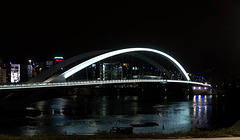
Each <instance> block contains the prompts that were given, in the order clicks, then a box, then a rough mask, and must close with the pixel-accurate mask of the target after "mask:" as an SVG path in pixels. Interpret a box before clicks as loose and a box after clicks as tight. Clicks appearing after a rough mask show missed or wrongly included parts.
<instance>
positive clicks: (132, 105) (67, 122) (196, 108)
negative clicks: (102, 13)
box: [0, 95, 240, 136]
mask: <svg viewBox="0 0 240 140" xmlns="http://www.w3.org/2000/svg"><path fill="white" fill-rule="evenodd" d="M237 105H238V102H237V101H235V100H232V99H229V98H226V97H225V96H224V95H194V96H193V97H189V96H185V97H183V98H182V99H178V100H175V99H169V98H168V97H167V96H166V97H147V96H120V95H119V96H85V97H83V96H79V97H78V96H76V95H75V96H64V97H59V98H52V99H48V100H44V101H39V102H35V103H32V104H30V105H29V106H28V109H30V110H31V109H33V110H40V111H41V115H38V116H31V115H30V116H24V117H14V116H13V117H12V118H11V117H10V118H9V117H6V118H2V119H1V123H3V122H4V125H1V126H0V133H1V134H8V135H26V136H31V135H36V134H83V135H92V134H94V133H96V132H98V131H109V130H110V129H111V128H112V127H113V126H114V125H115V123H116V122H119V124H118V125H119V126H121V127H129V126H130V125H131V124H143V123H147V122H155V123H158V124H159V125H158V126H154V127H134V129H133V132H134V133H154V132H162V133H173V132H178V131H182V132H186V131H189V130H191V129H193V128H198V129H204V130H212V129H219V128H222V127H225V128H226V127H230V126H232V125H233V124H234V123H235V122H236V121H238V120H239V119H240V115H238V114H239V113H238V112H237V110H238V106H237Z"/></svg>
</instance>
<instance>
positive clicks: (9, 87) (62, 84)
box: [0, 79, 210, 91]
mask: <svg viewBox="0 0 240 140" xmlns="http://www.w3.org/2000/svg"><path fill="white" fill-rule="evenodd" d="M128 83H160V84H167V83H181V84H192V85H195V86H202V87H209V86H210V85H209V84H204V83H200V82H191V81H182V80H162V79H160V80H157V79H152V80H151V79H132V80H105V81H75V82H58V83H32V84H14V85H1V86H0V91H4V90H19V89H40V88H56V87H77V86H88V85H90V86H91V85H106V84H128Z"/></svg>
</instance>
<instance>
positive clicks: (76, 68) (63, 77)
mask: <svg viewBox="0 0 240 140" xmlns="http://www.w3.org/2000/svg"><path fill="white" fill-rule="evenodd" d="M138 51H142V52H144V51H145V52H152V53H157V54H159V55H161V56H164V57H165V58H167V59H168V60H169V61H170V62H171V63H172V64H174V65H175V67H176V68H177V69H178V70H179V71H180V72H181V73H182V74H183V77H184V78H185V80H187V81H190V78H189V76H188V74H187V72H186V71H185V69H184V68H183V67H182V65H181V64H180V63H178V61H177V60H175V59H174V58H173V57H171V56H170V55H168V54H166V53H164V52H162V51H159V50H156V49H151V48H126V49H119V50H115V51H110V52H107V53H103V54H101V55H98V56H95V57H93V58H91V59H89V60H86V61H84V62H82V63H80V64H78V65H76V66H74V67H72V68H70V69H68V70H67V71H65V72H63V73H61V74H60V75H58V76H57V77H51V78H49V79H47V80H45V81H44V82H62V81H65V80H66V79H67V78H68V77H70V76H72V75H73V74H75V73H77V72H79V71H81V70H82V69H84V68H86V67H88V66H89V65H91V64H94V63H96V62H99V61H101V60H104V59H106V58H109V57H112V56H116V55H119V54H124V53H129V52H138Z"/></svg>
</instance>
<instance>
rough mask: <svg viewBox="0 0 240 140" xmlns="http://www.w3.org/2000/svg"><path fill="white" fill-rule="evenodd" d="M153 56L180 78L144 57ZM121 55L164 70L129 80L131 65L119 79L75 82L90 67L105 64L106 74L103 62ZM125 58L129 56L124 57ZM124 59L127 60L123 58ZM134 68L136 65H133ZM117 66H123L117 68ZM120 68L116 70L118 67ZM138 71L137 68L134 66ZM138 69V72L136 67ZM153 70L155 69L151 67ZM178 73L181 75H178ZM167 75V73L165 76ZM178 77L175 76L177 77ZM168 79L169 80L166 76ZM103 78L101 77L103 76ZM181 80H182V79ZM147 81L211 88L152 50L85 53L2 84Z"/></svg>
mask: <svg viewBox="0 0 240 140" xmlns="http://www.w3.org/2000/svg"><path fill="white" fill-rule="evenodd" d="M145 52H146V53H150V54H154V55H157V56H158V57H161V58H163V59H164V61H165V60H166V61H167V62H165V63H166V64H167V65H170V64H171V65H172V66H173V67H174V68H175V72H174V73H175V75H178V78H177V79H172V77H171V76H172V74H171V72H169V71H168V70H166V69H165V66H162V64H160V63H159V62H158V61H157V60H155V59H151V57H149V55H148V56H147V55H144V54H143V53H145ZM121 55H128V56H131V57H134V58H137V59H138V60H140V63H142V62H143V61H144V62H147V63H148V64H149V65H151V66H153V67H155V68H156V69H157V70H156V71H158V74H159V73H160V72H159V71H161V75H157V76H156V75H154V76H153V75H148V76H146V75H145V76H143V74H142V75H141V74H140V72H139V73H138V74H137V75H135V77H134V76H133V75H131V77H130V78H129V77H128V78H127V79H126V78H125V77H123V67H124V65H125V67H127V66H128V64H124V63H122V64H121V68H122V69H121V71H120V73H121V74H120V75H121V77H120V78H119V79H106V77H104V75H103V74H102V77H101V78H97V79H91V80H89V79H87V80H86V79H85V80H80V81H79V80H78V81H71V79H73V77H74V75H76V74H78V73H80V72H81V71H84V70H85V71H86V72H87V70H86V69H87V68H88V67H91V66H93V65H95V64H97V63H99V64H100V63H101V65H99V66H100V68H99V70H100V71H101V72H102V73H104V70H105V67H106V64H107V63H103V61H105V60H107V59H112V58H113V57H119V56H121ZM122 57H125V56H122ZM122 59H123V58H122ZM132 66H133V65H132ZM115 67H120V65H119V66H117V65H116V66H115ZM115 69H116V68H115ZM132 69H134V67H132ZM136 69H138V68H137V67H136ZM144 69H145V67H144V66H141V70H139V71H144ZM151 69H152V68H151ZM176 71H178V72H176ZM163 73H164V74H163ZM176 73H178V74H176ZM173 75H174V74H173ZM164 76H165V77H164ZM99 77H100V76H99ZM179 77H180V78H179ZM144 82H155V83H156V82H159V83H161V84H166V83H182V84H191V85H199V86H205V87H209V86H210V85H209V84H203V83H201V82H193V81H191V79H190V77H189V76H188V74H187V72H186V70H185V69H184V68H183V66H182V65H181V64H180V63H179V62H178V61H177V60H176V59H174V58H173V57H172V56H170V55H168V54H166V53H164V52H162V51H160V50H157V49H152V48H125V49H119V50H101V51H94V52H88V53H84V54H80V55H77V56H74V57H72V58H69V59H67V60H65V61H63V62H61V63H59V64H57V65H54V66H53V67H51V68H50V69H48V70H46V71H44V72H43V73H41V74H39V75H37V76H36V77H34V78H32V79H31V80H29V81H28V82H27V83H25V84H16V85H1V86H0V90H8V89H27V88H48V87H61V86H62V87H64V86H83V85H101V84H116V83H144Z"/></svg>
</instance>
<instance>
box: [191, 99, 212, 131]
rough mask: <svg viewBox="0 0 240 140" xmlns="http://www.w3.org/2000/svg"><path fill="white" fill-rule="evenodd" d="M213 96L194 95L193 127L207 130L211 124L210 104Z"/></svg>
mask: <svg viewBox="0 0 240 140" xmlns="http://www.w3.org/2000/svg"><path fill="white" fill-rule="evenodd" d="M211 102H212V95H194V97H193V104H192V106H193V115H192V120H193V124H192V125H193V127H194V128H207V127H208V124H209V122H208V121H209V113H210V104H211Z"/></svg>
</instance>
